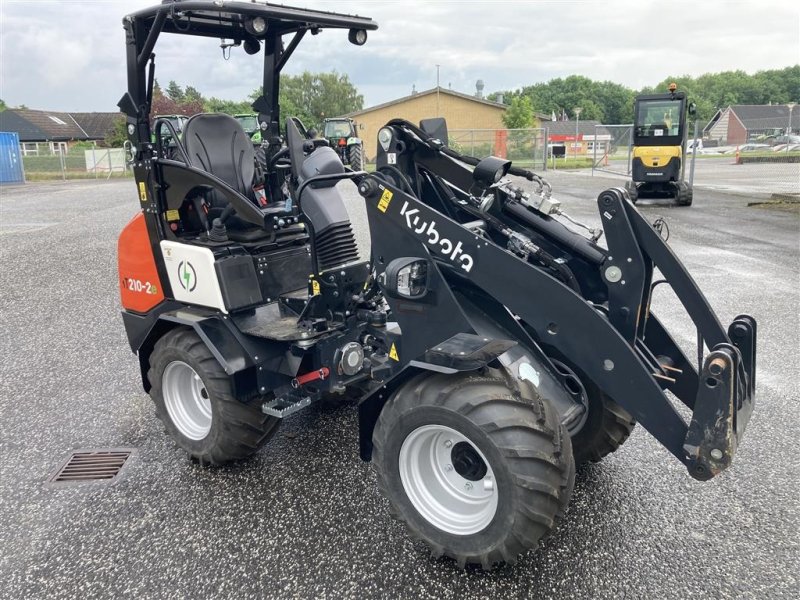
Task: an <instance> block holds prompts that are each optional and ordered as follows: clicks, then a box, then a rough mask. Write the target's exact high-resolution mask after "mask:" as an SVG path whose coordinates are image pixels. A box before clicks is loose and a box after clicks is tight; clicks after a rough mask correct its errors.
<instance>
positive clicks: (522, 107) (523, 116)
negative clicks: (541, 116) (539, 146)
mask: <svg viewBox="0 0 800 600" xmlns="http://www.w3.org/2000/svg"><path fill="white" fill-rule="evenodd" d="M534 118H535V115H534V113H533V102H531V99H530V97H528V96H517V97H515V98H512V99H511V104H510V105H509V107H508V110H506V112H505V114H504V115H503V125H505V126H506V127H507V128H508V129H527V128H529V127H533V122H534Z"/></svg>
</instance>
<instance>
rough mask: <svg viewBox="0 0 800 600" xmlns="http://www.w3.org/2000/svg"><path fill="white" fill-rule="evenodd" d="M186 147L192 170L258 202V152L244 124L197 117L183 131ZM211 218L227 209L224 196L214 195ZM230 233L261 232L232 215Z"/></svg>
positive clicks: (209, 197) (223, 118)
mask: <svg viewBox="0 0 800 600" xmlns="http://www.w3.org/2000/svg"><path fill="white" fill-rule="evenodd" d="M182 143H183V147H184V148H185V149H186V154H187V156H188V157H189V162H190V164H191V166H193V167H195V168H197V169H202V170H204V171H206V172H207V173H211V174H212V175H215V176H216V177H219V178H220V179H222V181H224V182H225V183H227V184H228V185H229V186H231V187H232V188H233V189H234V190H236V191H237V192H239V193H240V194H242V195H243V196H245V197H247V198H249V199H250V200H252V201H253V202H255V196H254V194H253V177H254V175H255V150H254V149H253V142H252V141H251V140H250V137H249V136H248V135H247V134H246V133H245V131H244V129H243V128H242V126H241V124H240V123H239V122H238V121H237V120H236V119H234V118H233V117H231V116H230V115H225V114H221V113H213V114H211V113H201V114H197V115H194V116H193V117H192V118H191V119H189V120H188V121H187V122H186V125H185V126H184V128H183V139H182ZM206 200H207V201H208V202H209V204H210V205H211V207H210V210H209V217H211V218H212V219H213V218H215V217H218V216H219V214H220V213H221V212H222V210H223V209H224V208H225V207H226V206H227V205H228V201H227V200H226V199H225V198H224V196H222V194H219V193H217V192H216V191H211V192H210V193H209V194H208V195H207V196H206ZM225 224H226V226H227V227H228V228H229V229H239V230H244V229H260V228H258V227H257V226H254V225H253V224H251V223H247V222H246V221H243V220H242V219H239V218H237V217H236V215H235V214H234V215H232V216H231V217H229V218H228V220H227V221H226V222H225Z"/></svg>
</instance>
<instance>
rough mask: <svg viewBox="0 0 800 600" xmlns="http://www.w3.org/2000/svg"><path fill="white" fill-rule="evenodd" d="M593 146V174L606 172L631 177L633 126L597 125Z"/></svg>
mask: <svg viewBox="0 0 800 600" xmlns="http://www.w3.org/2000/svg"><path fill="white" fill-rule="evenodd" d="M589 143H591V144H592V147H591V149H590V150H591V153H592V173H594V172H595V171H605V172H608V173H618V174H620V175H630V173H631V154H632V150H633V125H630V124H628V125H595V128H594V140H592V141H591V142H589Z"/></svg>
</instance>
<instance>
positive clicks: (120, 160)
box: [22, 145, 132, 181]
mask: <svg viewBox="0 0 800 600" xmlns="http://www.w3.org/2000/svg"><path fill="white" fill-rule="evenodd" d="M22 163H23V166H24V168H25V178H26V180H27V181H47V180H58V179H61V180H67V179H109V178H111V177H124V176H130V175H132V171H131V170H130V169H129V168H128V165H127V162H126V160H125V151H124V150H123V149H122V148H94V147H93V148H84V147H81V146H77V147H73V148H66V145H59V146H56V147H55V148H49V147H47V146H44V145H43V147H41V148H39V149H37V151H36V153H32V152H30V151H28V152H27V153H26V154H25V155H24V156H23V157H22Z"/></svg>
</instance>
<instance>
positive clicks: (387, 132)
mask: <svg viewBox="0 0 800 600" xmlns="http://www.w3.org/2000/svg"><path fill="white" fill-rule="evenodd" d="M391 141H392V130H391V129H388V128H386V127H384V128H383V129H381V130H380V131H379V132H378V142H380V144H381V148H383V149H384V151H386V150H388V149H389V142H391Z"/></svg>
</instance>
